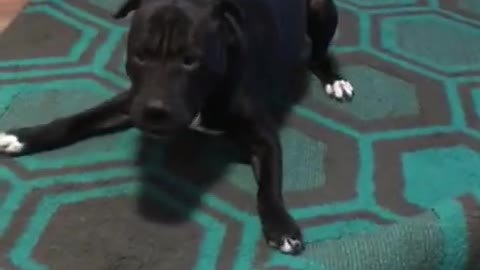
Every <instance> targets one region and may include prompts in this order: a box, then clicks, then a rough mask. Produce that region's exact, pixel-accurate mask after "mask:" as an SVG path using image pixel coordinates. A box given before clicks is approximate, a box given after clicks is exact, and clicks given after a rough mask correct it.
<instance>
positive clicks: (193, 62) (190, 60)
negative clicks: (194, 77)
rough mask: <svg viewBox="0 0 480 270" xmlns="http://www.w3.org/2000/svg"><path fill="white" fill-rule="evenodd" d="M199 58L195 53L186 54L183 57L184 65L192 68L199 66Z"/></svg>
mask: <svg viewBox="0 0 480 270" xmlns="http://www.w3.org/2000/svg"><path fill="white" fill-rule="evenodd" d="M198 63H199V59H198V57H196V56H195V55H186V56H185V57H184V58H183V66H184V67H186V68H188V69H192V68H195V67H197V66H198Z"/></svg>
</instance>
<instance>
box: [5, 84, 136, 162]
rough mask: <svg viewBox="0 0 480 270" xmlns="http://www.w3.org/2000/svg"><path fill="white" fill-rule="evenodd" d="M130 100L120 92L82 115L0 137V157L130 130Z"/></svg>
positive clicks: (47, 148) (15, 130) (14, 130)
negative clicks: (0, 155)
mask: <svg viewBox="0 0 480 270" xmlns="http://www.w3.org/2000/svg"><path fill="white" fill-rule="evenodd" d="M129 104H130V97H129V93H128V92H124V93H122V94H119V95H117V96H115V97H114V98H112V99H110V100H108V101H105V102H103V103H101V104H99V105H98V106H96V107H93V108H91V109H89V110H86V111H84V112H81V113H78V114H74V115H71V116H67V117H63V118H59V119H56V120H53V121H51V122H49V123H46V124H42V125H37V126H31V127H23V128H18V129H13V130H9V131H7V132H1V133H0V153H4V154H9V155H24V154H27V153H33V152H40V151H46V150H52V149H54V148H59V147H62V146H66V145H68V144H72V143H75V142H78V141H79V140H82V139H86V138H88V137H91V136H95V135H101V134H105V133H110V132H115V131H118V130H121V129H126V128H128V127H130V126H131V121H130V116H129V114H128V107H129Z"/></svg>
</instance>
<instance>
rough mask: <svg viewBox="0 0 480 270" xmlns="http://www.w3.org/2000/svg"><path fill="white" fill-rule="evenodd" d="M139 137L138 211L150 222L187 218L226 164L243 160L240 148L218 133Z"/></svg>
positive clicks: (209, 189) (219, 176)
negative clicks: (212, 134)
mask: <svg viewBox="0 0 480 270" xmlns="http://www.w3.org/2000/svg"><path fill="white" fill-rule="evenodd" d="M139 140H140V142H139V151H138V155H137V167H138V168H139V170H140V179H139V180H140V181H141V190H140V195H139V197H138V210H139V212H140V214H141V215H142V216H144V217H145V218H146V219H147V220H150V221H154V222H161V223H173V224H175V223H181V222H187V221H189V220H190V217H191V214H192V213H193V211H195V210H196V209H198V207H200V206H199V205H200V203H201V199H202V196H203V195H204V194H205V193H208V192H210V191H211V189H212V188H213V186H214V185H215V184H217V182H218V181H219V180H220V179H222V175H224V173H225V172H226V170H227V169H228V167H229V166H230V165H231V164H233V163H239V162H242V163H244V162H246V161H247V159H246V157H245V156H244V155H243V154H241V153H240V149H238V148H236V147H234V145H233V144H232V143H231V142H229V141H228V140H227V139H225V138H223V137H221V136H208V135H205V134H201V133H198V132H195V131H185V132H183V133H181V134H178V136H175V137H174V138H173V139H172V140H170V141H168V142H159V141H156V140H154V139H151V138H148V137H145V136H141V137H140V139H139ZM252 181H253V179H252Z"/></svg>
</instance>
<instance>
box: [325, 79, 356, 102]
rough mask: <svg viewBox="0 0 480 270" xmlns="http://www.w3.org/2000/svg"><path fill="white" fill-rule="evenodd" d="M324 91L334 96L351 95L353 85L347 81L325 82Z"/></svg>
mask: <svg viewBox="0 0 480 270" xmlns="http://www.w3.org/2000/svg"><path fill="white" fill-rule="evenodd" d="M325 92H326V93H327V95H329V96H332V95H333V96H335V97H336V98H344V97H352V96H353V86H352V84H351V83H350V82H349V81H345V80H338V81H334V82H333V84H327V85H326V86H325Z"/></svg>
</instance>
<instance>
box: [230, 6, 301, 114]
mask: <svg viewBox="0 0 480 270" xmlns="http://www.w3.org/2000/svg"><path fill="white" fill-rule="evenodd" d="M234 1H236V2H237V3H238V5H239V6H240V7H241V9H242V10H243V13H244V17H245V25H244V32H245V35H246V38H247V43H248V49H247V54H248V55H247V57H245V59H244V61H246V63H245V65H246V67H245V68H244V71H245V72H246V73H247V74H246V76H247V78H245V83H246V84H247V85H244V87H245V88H248V89H244V91H247V92H248V91H249V90H250V91H255V93H252V94H253V96H254V98H255V99H257V101H258V102H260V103H262V104H261V106H263V107H264V108H265V109H267V110H268V111H269V112H270V113H271V114H272V115H273V116H275V118H277V120H279V121H282V120H283V117H284V116H285V115H286V113H287V112H288V110H287V108H288V107H291V106H292V105H294V104H295V103H297V102H298V101H299V99H301V98H302V97H303V94H304V92H305V88H306V74H307V69H308V58H309V55H310V54H309V53H310V52H309V49H310V48H309V47H308V44H307V40H306V36H307V21H306V19H305V18H306V10H307V8H306V6H305V5H306V1H303V0H234ZM249 83H253V84H255V85H248V84H249ZM258 84H263V85H262V86H263V87H260V88H261V90H259V89H258V86H259V85H258Z"/></svg>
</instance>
